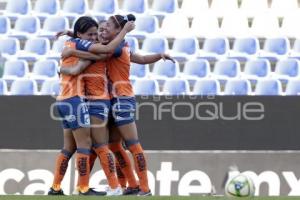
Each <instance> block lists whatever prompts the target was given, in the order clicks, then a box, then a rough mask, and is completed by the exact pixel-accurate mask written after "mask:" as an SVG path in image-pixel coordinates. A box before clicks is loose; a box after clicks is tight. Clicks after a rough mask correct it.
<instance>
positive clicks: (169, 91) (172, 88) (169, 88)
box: [163, 79, 190, 95]
mask: <svg viewBox="0 0 300 200" xmlns="http://www.w3.org/2000/svg"><path fill="white" fill-rule="evenodd" d="M163 94H164V95H189V94H190V86H189V83H188V81H186V80H182V79H168V80H166V82H165V84H164V88H163Z"/></svg>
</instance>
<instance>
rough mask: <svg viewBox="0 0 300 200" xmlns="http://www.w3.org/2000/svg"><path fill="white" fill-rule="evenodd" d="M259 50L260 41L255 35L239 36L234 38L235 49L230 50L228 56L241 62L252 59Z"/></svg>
mask: <svg viewBox="0 0 300 200" xmlns="http://www.w3.org/2000/svg"><path fill="white" fill-rule="evenodd" d="M258 51H259V41H258V39H257V38H255V37H247V38H237V39H235V40H234V44H233V49H232V51H229V55H228V58H232V59H237V60H239V61H241V62H245V61H248V60H252V59H254V58H255V57H256V56H257V53H258Z"/></svg>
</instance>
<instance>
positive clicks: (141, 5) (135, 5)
mask: <svg viewBox="0 0 300 200" xmlns="http://www.w3.org/2000/svg"><path fill="white" fill-rule="evenodd" d="M147 10H148V0H123V7H122V11H124V12H125V13H133V14H135V15H136V14H144V13H145V12H146V11H147Z"/></svg>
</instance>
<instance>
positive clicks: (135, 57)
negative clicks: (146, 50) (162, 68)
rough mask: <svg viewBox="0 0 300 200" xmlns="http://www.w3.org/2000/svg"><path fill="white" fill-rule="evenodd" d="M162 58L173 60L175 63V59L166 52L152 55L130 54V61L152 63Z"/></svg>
mask: <svg viewBox="0 0 300 200" xmlns="http://www.w3.org/2000/svg"><path fill="white" fill-rule="evenodd" d="M160 59H163V60H171V61H172V62H174V63H175V60H174V59H173V58H172V57H171V56H169V55H168V54H164V53H157V54H152V55H140V54H137V53H132V54H131V55H130V61H131V62H134V63H137V64H151V63H154V62H157V61H159V60H160Z"/></svg>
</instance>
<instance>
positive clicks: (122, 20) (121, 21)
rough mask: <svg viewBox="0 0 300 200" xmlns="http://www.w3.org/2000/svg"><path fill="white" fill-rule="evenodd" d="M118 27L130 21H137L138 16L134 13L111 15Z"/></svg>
mask: <svg viewBox="0 0 300 200" xmlns="http://www.w3.org/2000/svg"><path fill="white" fill-rule="evenodd" d="M110 18H111V19H112V21H113V22H114V25H115V27H116V28H123V27H124V26H125V24H126V23H127V22H129V21H135V20H136V17H135V16H134V15H133V14H128V15H124V16H123V15H113V16H111V17H110Z"/></svg>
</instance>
